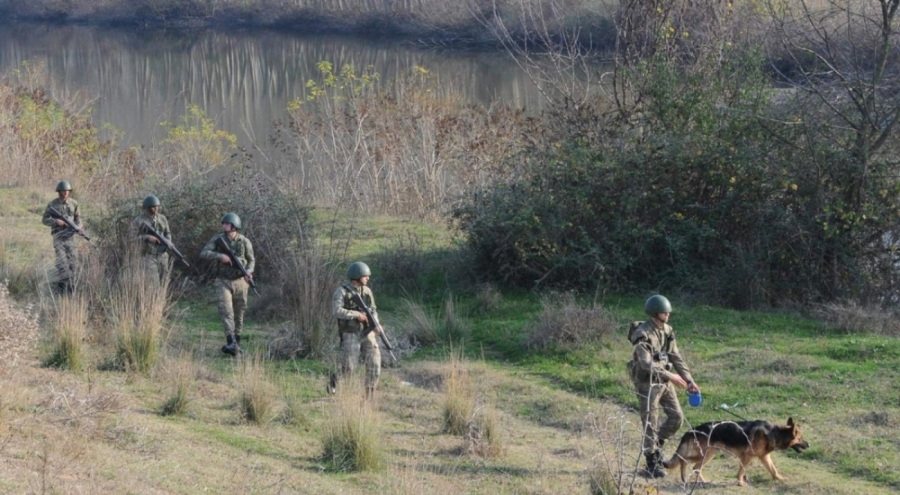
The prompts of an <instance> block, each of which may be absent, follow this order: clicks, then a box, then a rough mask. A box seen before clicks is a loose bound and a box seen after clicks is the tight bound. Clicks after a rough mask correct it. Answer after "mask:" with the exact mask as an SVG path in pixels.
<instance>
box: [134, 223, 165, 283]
mask: <svg viewBox="0 0 900 495" xmlns="http://www.w3.org/2000/svg"><path fill="white" fill-rule="evenodd" d="M145 222H146V223H147V224H149V225H150V226H151V227H153V228H154V229H155V230H156V231H157V232H159V233H160V234H162V235H163V237H165V238H166V239H168V240H169V241H171V240H172V233H171V232H170V231H169V221H168V220H167V219H166V217H165V215H163V214H161V213H157V214H156V215H149V214H147V213H146V212H144V213H142V214H141V215H139V216H138V217H137V218H135V219H134V221H132V222H131V231H132V233H133V235H134V236H135V237H136V238H137V240H138V241H139V242H140V243H141V263H142V264H143V265H144V269H145V270H147V273H150V274H152V275H153V276H156V277H158V278H159V281H160V282H162V281H164V280H165V279H166V277H168V276H169V270H170V268H171V267H170V265H169V252H168V250H167V248H166V245H165V244H163V243H161V242H160V243H155V242H153V241H151V240H150V238H151V237H154V236H153V234H151V233H150V231H149V230H148V229H147V226H146V225H145Z"/></svg>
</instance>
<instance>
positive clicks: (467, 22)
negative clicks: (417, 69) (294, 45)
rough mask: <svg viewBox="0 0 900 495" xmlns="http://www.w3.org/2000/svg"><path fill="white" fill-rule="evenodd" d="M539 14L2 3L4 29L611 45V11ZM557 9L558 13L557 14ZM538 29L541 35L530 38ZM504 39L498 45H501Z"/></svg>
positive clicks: (269, 4) (453, 6) (479, 9)
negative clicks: (263, 32)
mask: <svg viewBox="0 0 900 495" xmlns="http://www.w3.org/2000/svg"><path fill="white" fill-rule="evenodd" d="M562 3H564V4H565V5H564V8H555V9H547V11H546V12H545V9H543V8H542V6H541V4H540V3H539V2H531V1H528V0H521V1H516V2H511V3H509V4H506V5H503V6H495V5H493V3H492V2H488V1H482V0H470V1H468V2H460V3H446V2H443V1H440V0H406V1H399V2H397V1H386V0H335V1H312V0H299V1H297V2H291V3H290V5H286V4H285V2H279V1H276V0H250V1H237V0H223V1H216V2H206V1H201V0H184V1H179V2H162V1H154V0H144V1H139V2H129V1H126V0H111V1H109V2H102V3H99V4H98V3H96V2H90V1H88V0H75V1H72V2H65V3H61V2H54V1H51V0H36V1H34V2H27V3H21V2H0V18H3V19H7V21H8V22H25V21H27V22H45V23H46V22H53V23H79V24H90V25H104V26H121V27H130V28H133V27H135V26H137V27H140V28H148V29H151V28H172V29H196V28H201V27H202V28H215V29H237V28H240V29H254V28H259V29H277V30H286V31H291V32H302V33H309V34H354V35H366V36H380V37H390V38H393V39H403V40H408V41H410V42H412V43H416V44H422V45H426V46H453V47H457V48H484V49H493V48H500V47H502V46H503V42H504V41H506V40H507V38H508V39H511V40H516V41H517V42H526V41H533V40H532V38H534V37H535V36H540V37H541V38H545V39H559V38H563V37H565V36H567V33H573V32H575V31H577V32H578V33H579V34H578V39H579V40H580V43H582V44H584V45H590V46H591V47H594V48H598V49H601V50H605V49H609V48H611V47H612V46H613V44H614V41H615V29H614V26H613V24H612V21H611V18H612V17H611V15H612V10H611V8H610V9H607V8H605V7H603V6H602V5H603V4H601V7H599V8H598V7H597V6H596V2H588V1H586V0H568V1H565V2H562ZM558 7H560V6H558ZM538 24H540V25H541V29H540V32H539V34H538V31H536V30H535V27H536V26H537V25H538ZM501 38H503V39H501Z"/></svg>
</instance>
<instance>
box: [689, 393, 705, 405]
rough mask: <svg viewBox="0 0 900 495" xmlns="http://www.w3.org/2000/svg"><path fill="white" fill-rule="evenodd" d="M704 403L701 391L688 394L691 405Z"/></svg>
mask: <svg viewBox="0 0 900 495" xmlns="http://www.w3.org/2000/svg"><path fill="white" fill-rule="evenodd" d="M702 403H703V397H702V396H701V395H700V392H697V393H696V394H688V404H690V405H691V407H700V404H702Z"/></svg>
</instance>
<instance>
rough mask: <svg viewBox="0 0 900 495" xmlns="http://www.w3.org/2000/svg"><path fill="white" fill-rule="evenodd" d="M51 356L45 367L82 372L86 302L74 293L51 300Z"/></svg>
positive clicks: (84, 356) (86, 315)
mask: <svg viewBox="0 0 900 495" xmlns="http://www.w3.org/2000/svg"><path fill="white" fill-rule="evenodd" d="M51 304H52V307H51V308H50V311H49V312H50V315H49V316H48V318H47V319H48V320H49V322H50V353H49V356H48V357H47V358H46V359H45V360H44V365H45V366H51V367H56V368H64V369H69V370H81V369H83V368H84V364H85V360H86V350H85V344H84V337H85V334H87V321H88V302H87V299H85V298H84V297H82V296H80V295H78V294H76V295H73V296H71V297H67V296H62V297H53V298H51Z"/></svg>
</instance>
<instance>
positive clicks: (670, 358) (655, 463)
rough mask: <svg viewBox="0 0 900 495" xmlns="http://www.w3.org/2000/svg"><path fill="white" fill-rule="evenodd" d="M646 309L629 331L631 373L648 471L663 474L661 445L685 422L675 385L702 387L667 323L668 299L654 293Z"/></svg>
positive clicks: (693, 390) (697, 390) (694, 390)
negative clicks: (662, 415)
mask: <svg viewBox="0 0 900 495" xmlns="http://www.w3.org/2000/svg"><path fill="white" fill-rule="evenodd" d="M644 312H645V313H647V315H648V316H650V319H649V320H647V321H645V322H643V323H640V324H639V325H637V326H634V327H633V329H632V330H631V331H630V332H629V335H628V340H629V341H631V344H632V345H633V346H634V352H633V354H632V355H633V359H632V360H631V361H629V362H628V373H629V375H630V377H631V381H632V383H634V387H635V389H636V390H637V397H638V404H639V408H640V412H641V424H642V425H643V426H642V429H643V437H644V439H643V445H642V451H643V452H644V456H645V458H646V460H647V474H648V476H650V477H653V478H662V477H663V476H665V475H666V471H665V469H663V466H662V453H661V452H660V448H661V447H662V445H663V443H665V441H666V439H667V438H669V437H671V436H672V435H674V434H675V432H677V431H678V429H679V428H681V424H682V423H683V422H684V413H683V412H682V411H681V405H680V404H679V403H678V395H677V394H676V392H675V386H674V385H677V386H678V387H679V388H687V389H688V392H690V393H692V394H694V393H700V388H699V387H698V386H697V384H696V383H694V379H693V378H692V377H691V371H690V370H689V369H688V366H687V363H685V361H684V359H683V358H682V357H681V353H680V352H679V351H678V345H677V344H676V343H675V333H674V331H673V330H672V327H670V326H669V325H668V321H669V316H670V315H671V313H672V305H671V304H670V303H669V300H668V299H666V298H665V297H663V296H660V295H655V296H652V297H650V298H649V299H647V302H646V303H645V304H644ZM660 407H662V409H663V412H665V413H666V421H665V423H663V424H662V425H660V424H659V408H660Z"/></svg>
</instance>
